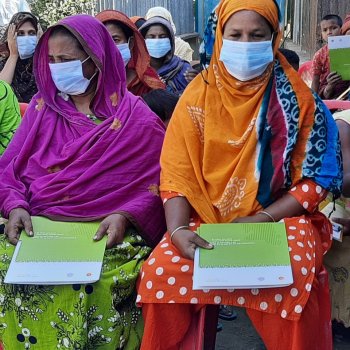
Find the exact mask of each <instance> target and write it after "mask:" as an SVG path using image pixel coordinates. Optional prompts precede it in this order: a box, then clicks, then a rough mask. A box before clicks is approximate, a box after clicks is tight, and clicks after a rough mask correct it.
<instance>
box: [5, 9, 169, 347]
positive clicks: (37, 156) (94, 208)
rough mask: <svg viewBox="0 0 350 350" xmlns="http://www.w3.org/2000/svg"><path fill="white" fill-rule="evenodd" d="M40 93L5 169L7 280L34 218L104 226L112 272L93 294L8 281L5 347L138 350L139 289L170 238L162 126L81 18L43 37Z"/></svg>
mask: <svg viewBox="0 0 350 350" xmlns="http://www.w3.org/2000/svg"><path fill="white" fill-rule="evenodd" d="M34 72H35V76H36V81H37V85H38V91H39V92H38V94H37V95H36V96H34V98H33V99H32V102H31V104H30V105H29V108H28V110H27V112H26V114H25V117H24V119H23V122H22V124H21V126H20V128H19V129H18V131H17V133H16V134H15V136H14V138H13V141H12V142H11V144H10V146H9V147H8V149H7V150H6V152H5V153H4V155H3V157H2V158H1V161H0V203H1V204H0V207H1V213H2V215H3V216H4V217H5V218H8V219H9V221H8V224H7V226H6V230H5V232H6V236H7V237H2V238H0V281H3V279H4V276H5V274H6V271H7V268H8V266H9V262H10V259H11V256H12V253H13V250H14V247H13V245H11V244H9V243H8V241H9V242H10V243H13V244H16V243H17V241H18V236H19V233H20V231H21V228H22V227H23V228H24V229H25V231H26V232H27V234H29V235H30V236H31V235H33V234H34V235H35V232H34V233H33V229H32V225H31V218H30V215H39V216H45V217H48V218H50V219H54V220H59V221H96V220H99V221H101V224H100V227H99V229H98V231H97V233H96V236H95V237H94V239H96V240H99V239H101V238H102V237H103V236H104V235H105V234H108V240H107V247H108V248H109V249H107V250H106V253H105V258H104V264H103V272H102V275H101V278H100V280H99V281H98V282H97V283H95V284H92V285H65V286H35V285H31V286H28V285H8V284H4V283H2V282H1V283H0V309H1V313H0V328H1V332H0V340H1V342H2V344H3V346H4V348H5V349H6V350H7V349H11V350H17V349H28V348H33V349H37V350H47V349H54V348H55V349H56V348H64V349H91V350H92V349H103V350H109V349H113V350H115V349H117V348H124V349H137V348H138V347H139V344H140V339H141V337H142V320H141V316H140V312H139V310H138V309H136V307H135V293H134V286H135V282H136V279H137V275H138V272H139V269H140V266H141V264H142V262H143V261H144V259H145V258H146V257H147V256H148V255H149V253H150V249H151V248H150V247H151V246H154V245H155V244H156V243H157V242H158V241H159V239H160V237H161V236H162V234H163V232H164V218H163V210H162V203H161V200H160V198H159V196H158V192H157V189H158V182H159V156H160V150H161V146H162V141H163V136H164V126H163V125H162V122H161V120H160V119H159V118H158V117H157V116H155V115H154V114H153V113H152V112H151V111H150V110H149V109H148V107H147V106H146V105H145V104H144V102H142V100H141V99H140V98H138V97H135V96H134V95H132V94H130V93H129V92H128V91H127V89H126V78H125V69H124V65H123V60H122V58H121V56H120V54H119V52H118V50H117V49H116V46H115V44H114V43H113V41H112V39H111V37H110V35H109V33H108V31H107V30H106V29H105V27H104V25H103V24H102V23H100V22H99V21H97V20H96V19H94V18H92V17H90V16H86V15H78V16H72V17H68V18H66V19H64V20H62V21H60V22H59V23H58V25H56V26H53V27H51V28H50V29H49V30H48V31H47V32H46V33H45V34H44V35H43V37H42V38H41V40H40V42H39V44H38V47H37V50H36V54H35V58H34Z"/></svg>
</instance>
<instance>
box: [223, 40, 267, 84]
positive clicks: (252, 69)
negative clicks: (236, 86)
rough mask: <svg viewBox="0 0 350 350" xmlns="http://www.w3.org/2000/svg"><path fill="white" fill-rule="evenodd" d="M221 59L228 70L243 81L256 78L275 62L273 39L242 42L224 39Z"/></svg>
mask: <svg viewBox="0 0 350 350" xmlns="http://www.w3.org/2000/svg"><path fill="white" fill-rule="evenodd" d="M220 61H222V62H223V63H224V65H225V67H226V69H227V71H228V72H229V73H230V74H231V75H232V76H233V77H235V78H237V79H238V80H241V81H247V80H251V79H254V78H256V77H258V76H260V75H261V74H263V73H264V72H265V70H266V68H267V67H268V66H269V64H270V63H271V62H273V50H272V40H271V41H259V42H241V41H232V40H226V39H224V40H223V44H222V48H221V53H220Z"/></svg>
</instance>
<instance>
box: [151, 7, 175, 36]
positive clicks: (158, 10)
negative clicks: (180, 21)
mask: <svg viewBox="0 0 350 350" xmlns="http://www.w3.org/2000/svg"><path fill="white" fill-rule="evenodd" d="M152 17H162V18H164V19H166V20H167V21H168V22H170V24H171V28H172V29H173V32H174V35H175V34H176V26H175V23H174V21H173V16H172V15H171V13H170V12H169V11H168V10H167V9H166V8H164V7H161V6H155V7H152V8H150V9H149V10H148V11H147V13H146V16H145V19H146V20H148V19H150V18H152Z"/></svg>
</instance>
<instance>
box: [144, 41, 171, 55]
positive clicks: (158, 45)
mask: <svg viewBox="0 0 350 350" xmlns="http://www.w3.org/2000/svg"><path fill="white" fill-rule="evenodd" d="M146 46H147V49H148V52H149V54H150V56H151V57H154V58H161V57H164V56H165V55H166V54H167V53H168V52H169V51H171V44H170V39H169V38H161V39H146Z"/></svg>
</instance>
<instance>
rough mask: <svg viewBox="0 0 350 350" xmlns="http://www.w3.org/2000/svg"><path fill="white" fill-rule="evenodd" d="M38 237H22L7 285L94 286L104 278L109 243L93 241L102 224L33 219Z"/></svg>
mask: <svg viewBox="0 0 350 350" xmlns="http://www.w3.org/2000/svg"><path fill="white" fill-rule="evenodd" d="M32 223H33V229H34V237H28V236H27V234H26V233H25V232H22V233H21V236H20V240H19V242H18V244H17V246H16V249H15V252H14V254H13V257H12V260H11V264H10V267H9V269H8V271H7V274H6V277H5V283H12V284H71V283H92V282H96V281H97V280H98V279H99V278H100V274H101V269H102V261H103V256H104V251H105V247H106V240H105V239H103V240H101V241H99V242H95V241H93V236H94V235H95V233H96V231H97V229H98V227H99V223H98V222H59V221H51V220H49V219H47V218H44V217H39V216H34V217H32Z"/></svg>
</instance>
